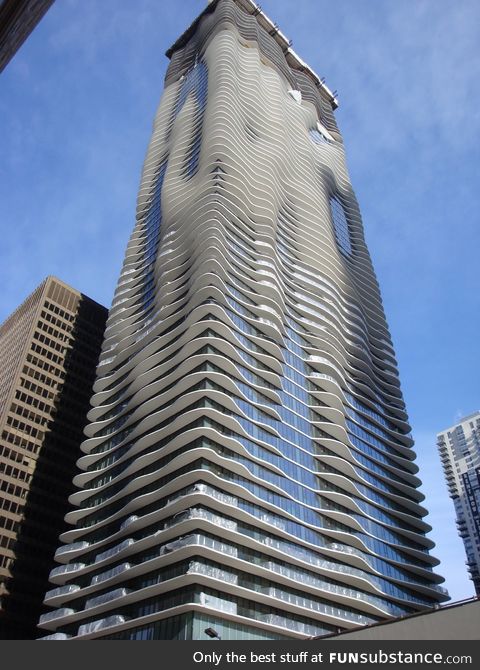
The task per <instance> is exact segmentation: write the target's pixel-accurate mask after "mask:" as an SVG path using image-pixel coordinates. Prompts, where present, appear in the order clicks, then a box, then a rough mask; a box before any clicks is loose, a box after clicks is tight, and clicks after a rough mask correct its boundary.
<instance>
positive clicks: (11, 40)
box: [0, 0, 54, 72]
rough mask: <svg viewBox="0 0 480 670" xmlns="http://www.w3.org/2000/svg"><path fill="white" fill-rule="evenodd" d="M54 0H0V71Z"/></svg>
mask: <svg viewBox="0 0 480 670" xmlns="http://www.w3.org/2000/svg"><path fill="white" fill-rule="evenodd" d="M53 1H54V0H0V72H1V71H2V70H3V69H4V68H5V67H6V66H7V64H8V63H9V61H10V60H11V59H12V58H13V57H14V55H15V54H16V53H17V51H18V50H19V49H20V47H21V46H22V44H23V43H24V42H25V40H26V39H27V37H28V36H29V35H30V33H31V32H32V30H33V29H34V28H35V26H36V25H37V24H38V23H39V21H40V20H41V19H42V18H43V16H44V14H46V12H47V11H48V10H49V9H50V7H51V6H52V5H53Z"/></svg>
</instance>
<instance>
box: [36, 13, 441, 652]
mask: <svg viewBox="0 0 480 670" xmlns="http://www.w3.org/2000/svg"><path fill="white" fill-rule="evenodd" d="M167 55H168V56H169V57H170V58H171V62H170V65H169V68H168V71H167V74H166V79H165V90H164V93H163V97H162V100H161V102H160V106H159V109H158V113H157V117H156V120H155V126H154V131H153V136H152V139H151V142H150V146H149V149H148V153H147V157H146V160H145V164H144V170H143V176H142V181H141V185H140V192H139V196H138V207H137V221H136V225H135V228H134V231H133V234H132V237H131V239H130V242H129V244H128V248H127V252H126V256H125V261H124V265H123V269H122V272H121V275H120V279H119V282H118V287H117V290H116V293H115V298H114V301H113V304H112V308H111V311H110V314H109V319H108V323H107V329H106V333H105V342H104V345H103V349H102V355H101V359H100V363H99V368H98V377H97V380H96V383H95V386H94V396H93V399H92V405H93V408H92V410H91V411H90V413H89V420H90V424H89V426H88V427H87V429H86V435H87V438H88V439H87V440H86V441H85V442H84V443H83V445H82V451H83V452H84V455H83V456H82V457H81V458H80V460H79V462H78V466H79V474H78V475H77V476H76V477H75V480H74V481H75V485H76V486H77V492H76V493H74V494H73V496H72V498H71V500H72V502H73V503H74V505H75V506H76V509H75V510H74V511H72V512H70V513H69V514H68V515H67V521H68V522H69V523H70V524H71V529H70V530H68V531H67V532H65V533H64V534H63V535H62V538H61V539H62V542H63V543H64V544H63V545H62V546H61V547H60V549H59V550H58V552H57V560H58V563H59V565H58V566H57V567H56V568H55V569H54V570H53V571H52V574H51V582H52V590H51V591H50V592H49V593H48V594H47V598H46V603H47V604H49V605H51V606H52V608H55V609H52V611H51V612H49V613H47V614H45V615H44V616H43V617H42V619H41V621H40V627H41V628H43V629H44V630H45V636H46V637H50V639H65V638H75V639H77V638H82V639H88V638H103V639H155V638H156V639H208V638H207V634H206V633H205V630H206V629H207V628H211V629H213V630H211V631H209V632H210V633H211V634H218V635H220V636H221V638H222V639H276V638H279V639H280V638H283V637H292V638H295V637H296V638H305V637H309V636H312V635H321V634H326V633H329V632H332V631H336V630H338V629H340V630H346V629H349V628H353V627H355V626H358V625H364V624H368V623H374V622H377V621H380V620H384V619H388V618H390V617H395V616H401V615H404V614H409V613H412V612H415V611H418V610H423V609H428V608H431V607H434V606H435V605H436V604H437V603H438V602H439V601H442V600H445V599H446V598H447V597H448V596H447V595H446V592H445V591H444V589H442V587H441V586H439V584H440V583H441V582H442V581H443V579H442V578H441V577H439V576H438V575H437V574H436V573H435V572H434V571H433V570H432V568H433V566H435V565H437V563H438V561H437V560H435V559H434V558H432V556H431V555H430V553H429V550H430V549H431V548H432V547H433V543H432V542H431V540H429V539H428V538H427V537H426V535H425V533H427V532H428V531H429V530H430V527H429V526H428V525H427V524H426V523H425V522H424V521H423V517H424V516H425V514H426V510H425V509H424V508H423V507H422V506H421V502H422V500H423V496H422V494H421V493H420V492H419V491H418V486H419V484H420V480H419V479H418V478H417V476H416V473H417V466H416V465H415V463H414V458H415V454H414V452H413V451H412V439H411V436H410V433H409V430H410V428H409V425H408V420H407V414H406V412H405V406H404V402H403V399H402V394H401V391H400V385H399V380H398V375H397V367H396V362H395V357H394V352H393V348H392V344H391V339H390V335H389V332H388V328H387V324H386V321H385V317H384V312H383V308H382V303H381V298H380V293H379V289H378V286H377V282H376V279H375V275H374V272H373V269H372V266H371V262H370V257H369V254H368V251H367V248H366V246H365V242H364V237H363V229H362V224H361V219H360V213H359V210H358V205H357V202H356V199H355V196H354V194H353V191H352V187H351V185H350V182H349V179H348V175H347V170H346V167H345V158H344V152H343V144H342V138H341V136H340V134H339V131H338V128H337V125H336V122H335V118H334V115H333V110H334V108H335V107H336V100H335V97H334V95H333V94H332V93H331V91H330V90H329V89H328V88H327V87H326V86H325V85H324V84H323V83H322V81H321V80H320V79H319V78H318V77H317V75H315V73H314V72H313V71H312V70H311V69H310V68H309V67H308V66H307V65H306V64H305V63H303V61H302V60H301V59H300V58H299V57H298V56H297V55H296V54H295V53H294V52H293V51H292V49H291V47H290V44H289V42H288V41H287V39H286V38H285V37H284V35H283V34H282V33H281V32H279V30H278V27H277V26H275V25H274V24H273V23H272V22H271V21H270V20H269V19H268V18H267V17H266V16H265V15H264V14H263V13H262V12H261V10H260V9H259V8H258V7H257V6H256V5H255V4H254V3H253V2H250V1H249V0H220V1H218V2H215V1H214V2H211V3H210V4H209V6H208V7H207V8H206V9H205V10H204V12H203V13H202V14H201V15H200V17H198V19H197V20H196V21H195V22H194V23H193V24H192V26H191V27H190V28H189V29H188V30H187V31H186V32H185V34H184V35H182V36H181V37H180V38H179V40H177V42H176V43H175V44H174V45H173V47H171V49H169V51H168V52H167ZM49 631H50V633H49Z"/></svg>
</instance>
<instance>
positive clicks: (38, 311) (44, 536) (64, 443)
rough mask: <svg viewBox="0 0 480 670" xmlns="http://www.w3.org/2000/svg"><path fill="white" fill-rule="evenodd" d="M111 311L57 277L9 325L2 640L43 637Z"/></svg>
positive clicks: (0, 481)
mask: <svg viewBox="0 0 480 670" xmlns="http://www.w3.org/2000/svg"><path fill="white" fill-rule="evenodd" d="M106 317H107V310H106V309H105V308H104V307H102V306H101V305H98V304H97V303H96V302H94V301H93V300H90V299H89V298H87V297H86V296H84V295H82V294H81V293H79V292H78V291H76V290H74V289H72V288H70V287H69V286H67V285H66V284H64V283H63V282H61V281H59V280H58V279H55V278H54V277H48V278H47V279H46V280H45V281H44V282H43V283H42V284H41V285H40V286H39V287H38V288H37V289H36V290H35V291H34V292H33V293H32V294H31V295H30V296H29V297H28V298H27V299H26V300H25V302H24V303H22V305H20V307H19V308H18V309H17V310H16V311H15V312H14V313H13V314H12V315H11V316H10V317H9V318H8V319H7V320H6V321H5V322H4V323H3V324H2V325H0V639H13V638H23V639H34V638H35V637H37V636H38V629H37V627H36V624H37V622H38V618H39V616H40V614H41V613H42V612H43V611H45V608H44V607H43V598H44V596H45V591H46V590H47V588H48V575H49V572H50V570H51V568H52V565H53V556H54V553H55V549H56V548H57V545H58V535H59V533H61V532H62V530H63V529H64V528H65V524H64V516H65V513H66V512H67V510H68V509H69V506H68V496H69V494H70V493H71V492H72V490H73V485H72V477H73V475H74V471H75V463H76V461H77V459H78V457H79V454H80V443H81V441H82V439H83V428H84V426H85V423H86V414H87V411H88V408H89V399H90V395H91V390H92V385H93V381H94V379H95V367H96V364H97V361H98V356H99V353H100V347H101V343H102V339H103V331H104V329H105V321H106Z"/></svg>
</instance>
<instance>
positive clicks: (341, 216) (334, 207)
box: [330, 196, 353, 256]
mask: <svg viewBox="0 0 480 670" xmlns="http://www.w3.org/2000/svg"><path fill="white" fill-rule="evenodd" d="M330 211H331V214H332V223H333V229H334V231H335V238H336V240H337V244H338V246H339V247H340V251H341V252H342V254H343V255H344V256H351V255H352V253H353V250H352V243H351V240H350V230H349V227H348V221H347V217H346V215H345V209H344V207H343V205H342V203H341V202H340V200H339V199H338V198H337V197H336V196H331V197H330Z"/></svg>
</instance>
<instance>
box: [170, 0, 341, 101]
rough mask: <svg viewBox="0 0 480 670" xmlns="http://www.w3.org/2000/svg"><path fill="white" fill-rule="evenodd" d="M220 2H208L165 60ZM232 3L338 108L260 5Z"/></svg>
mask: <svg viewBox="0 0 480 670" xmlns="http://www.w3.org/2000/svg"><path fill="white" fill-rule="evenodd" d="M219 2H220V0H209V2H208V4H207V6H206V7H205V9H204V10H203V11H202V12H201V13H200V14H199V15H198V16H197V18H196V19H195V20H194V21H193V23H192V24H191V25H190V26H189V27H188V28H187V29H186V30H185V32H184V33H183V34H182V35H180V37H179V38H178V39H177V40H176V41H175V42H174V43H173V44H172V46H171V47H170V48H169V49H167V51H166V52H165V55H166V56H167V58H171V57H172V54H173V53H174V52H175V51H177V49H181V48H182V47H183V46H185V44H186V43H187V42H188V40H189V39H190V38H191V37H192V35H193V34H194V33H195V30H196V29H197V26H198V24H199V22H200V21H201V20H202V18H203V17H204V16H206V15H207V14H210V13H211V12H213V11H214V10H215V7H216V6H217V4H218V3H219ZM234 2H235V3H236V4H237V5H238V6H239V7H240V8H241V9H243V10H244V11H245V12H246V13H247V14H250V15H251V16H255V18H256V19H257V22H258V25H259V26H260V27H261V28H263V29H264V30H265V31H266V32H267V33H268V34H269V35H271V37H273V38H274V40H275V41H276V42H277V44H278V45H279V46H280V47H281V49H282V51H283V53H284V54H285V59H286V61H287V63H288V64H289V65H290V67H291V68H292V69H294V70H299V71H300V72H304V73H305V74H307V75H308V76H309V77H310V79H312V80H313V82H314V84H315V86H316V87H317V88H318V89H320V90H321V91H322V92H323V93H324V94H325V95H326V97H327V99H328V100H329V101H330V104H331V105H332V108H333V109H336V108H337V107H338V100H337V98H336V91H334V92H332V91H331V90H330V89H329V88H328V86H326V85H325V80H324V79H320V77H319V76H318V75H317V73H316V72H315V71H314V70H312V68H311V67H310V66H309V65H307V64H306V63H305V62H304V61H303V60H302V59H301V58H300V56H299V55H298V54H297V53H295V51H294V50H293V49H292V41H291V40H289V39H288V38H287V37H286V36H285V35H284V34H283V33H282V32H281V31H280V29H279V27H278V25H277V24H276V23H274V22H273V21H272V20H271V19H270V18H269V17H268V16H267V15H266V14H265V13H264V12H263V10H262V8H261V7H260V5H257V4H256V3H255V2H254V1H253V0H234Z"/></svg>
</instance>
